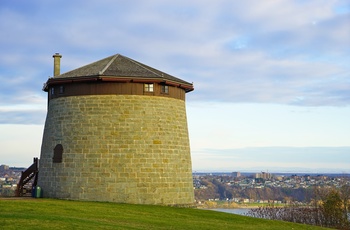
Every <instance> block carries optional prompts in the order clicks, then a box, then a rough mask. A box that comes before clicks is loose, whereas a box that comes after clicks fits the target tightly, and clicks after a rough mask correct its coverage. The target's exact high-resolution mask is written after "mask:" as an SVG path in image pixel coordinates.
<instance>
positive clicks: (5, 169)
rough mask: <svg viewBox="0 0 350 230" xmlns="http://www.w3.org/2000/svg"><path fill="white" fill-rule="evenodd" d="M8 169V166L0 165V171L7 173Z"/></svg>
mask: <svg viewBox="0 0 350 230" xmlns="http://www.w3.org/2000/svg"><path fill="white" fill-rule="evenodd" d="M9 169H10V167H9V166H8V165H0V171H7V170H9Z"/></svg>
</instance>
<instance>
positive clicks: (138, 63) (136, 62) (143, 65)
mask: <svg viewBox="0 0 350 230" xmlns="http://www.w3.org/2000/svg"><path fill="white" fill-rule="evenodd" d="M120 56H122V57H124V58H126V59H128V60H129V61H131V62H133V63H134V64H136V65H138V66H140V67H141V68H143V69H145V70H147V71H149V72H151V73H153V74H155V75H157V76H159V77H163V72H162V71H160V70H158V71H159V72H162V75H160V74H159V73H157V72H155V71H152V70H151V69H149V68H146V66H147V65H145V64H141V63H140V62H138V61H135V60H133V59H131V58H128V57H125V56H123V55H120ZM147 67H148V66H147Z"/></svg>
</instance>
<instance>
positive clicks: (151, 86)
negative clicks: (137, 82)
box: [145, 83, 153, 92]
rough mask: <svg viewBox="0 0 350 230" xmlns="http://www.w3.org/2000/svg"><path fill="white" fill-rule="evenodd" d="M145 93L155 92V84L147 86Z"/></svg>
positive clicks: (147, 84)
mask: <svg viewBox="0 0 350 230" xmlns="http://www.w3.org/2000/svg"><path fill="white" fill-rule="evenodd" d="M145 92H153V84H149V83H146V84H145Z"/></svg>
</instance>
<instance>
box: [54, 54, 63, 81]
mask: <svg viewBox="0 0 350 230" xmlns="http://www.w3.org/2000/svg"><path fill="white" fill-rule="evenodd" d="M52 57H53V76H54V77H56V76H58V75H60V68H61V57H62V55H60V54H59V53H55V54H54V55H53V56H52Z"/></svg>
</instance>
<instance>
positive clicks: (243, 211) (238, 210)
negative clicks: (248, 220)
mask: <svg viewBox="0 0 350 230" xmlns="http://www.w3.org/2000/svg"><path fill="white" fill-rule="evenodd" d="M212 210H214V211H218V212H226V213H231V214H238V215H242V216H245V215H246V213H247V212H249V210H250V208H234V209H225V208H216V209H212Z"/></svg>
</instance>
